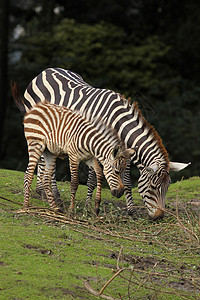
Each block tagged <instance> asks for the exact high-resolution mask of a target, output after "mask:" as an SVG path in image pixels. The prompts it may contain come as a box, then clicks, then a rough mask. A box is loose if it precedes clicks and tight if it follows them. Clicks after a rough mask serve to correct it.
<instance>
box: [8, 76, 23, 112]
mask: <svg viewBox="0 0 200 300" xmlns="http://www.w3.org/2000/svg"><path fill="white" fill-rule="evenodd" d="M10 87H11V91H12V96H13V99H14V101H15V104H16V105H17V107H18V108H19V110H20V111H21V112H23V113H25V112H26V110H25V106H24V99H23V98H22V96H21V93H20V86H19V84H17V83H16V82H13V81H11V82H10Z"/></svg>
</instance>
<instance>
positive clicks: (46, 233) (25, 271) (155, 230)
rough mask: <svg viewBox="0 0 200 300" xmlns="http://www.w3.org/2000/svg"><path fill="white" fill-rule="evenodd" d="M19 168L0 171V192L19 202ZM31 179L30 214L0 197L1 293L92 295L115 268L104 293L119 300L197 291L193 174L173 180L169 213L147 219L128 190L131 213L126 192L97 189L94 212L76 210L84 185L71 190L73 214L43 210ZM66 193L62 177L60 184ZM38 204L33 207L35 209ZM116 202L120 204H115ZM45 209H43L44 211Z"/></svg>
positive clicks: (199, 262) (199, 272) (197, 197)
mask: <svg viewBox="0 0 200 300" xmlns="http://www.w3.org/2000/svg"><path fill="white" fill-rule="evenodd" d="M23 176H24V174H23V173H21V172H14V171H8V170H0V197H5V198H7V199H10V200H13V201H16V202H18V203H23ZM35 184H36V181H35V180H34V182H33V184H32V199H31V205H33V206H34V208H33V209H31V210H30V212H29V214H22V213H21V214H20V213H16V211H17V210H18V209H19V208H20V205H19V204H14V203H12V202H9V201H7V200H4V199H2V198H0V278H1V280H0V299H95V297H94V296H93V295H91V293H89V292H88V291H87V290H86V288H85V287H84V284H83V283H84V281H85V280H88V281H89V282H90V285H91V286H92V287H93V288H94V289H95V290H98V291H99V290H100V289H101V288H102V287H103V285H104V284H105V283H106V282H107V281H108V280H109V279H110V278H111V277H112V276H113V274H115V273H116V272H117V267H118V268H120V269H122V268H124V270H123V271H121V273H120V274H119V275H118V276H116V278H115V279H113V281H112V282H111V283H110V284H109V285H108V286H107V287H106V288H105V290H104V292H103V293H104V294H107V295H110V296H112V297H115V298H119V299H120V297H121V299H147V298H149V299H156V297H158V298H159V299H188V297H189V298H190V299H198V298H200V290H199V286H200V259H199V257H200V256H199V255H200V246H199V239H200V216H199V209H200V206H196V205H193V204H190V202H191V201H192V202H197V204H198V202H199V201H200V178H198V177H196V178H191V179H189V180H185V181H181V182H177V183H176V184H172V185H171V187H170V189H169V191H168V193H167V201H166V203H167V209H168V211H169V213H166V216H165V218H164V219H163V220H161V221H159V222H151V221H150V220H149V219H148V217H147V214H146V211H145V209H144V208H143V207H142V201H141V199H140V196H139V195H138V193H137V190H136V189H135V190H134V191H133V192H134V194H133V195H134V199H135V203H136V211H137V216H136V217H135V218H130V217H128V216H127V215H126V213H125V212H126V211H125V210H124V208H125V199H124V197H122V198H121V199H120V201H119V200H116V199H114V198H113V197H112V196H111V194H110V191H109V190H104V191H103V195H102V198H103V201H102V206H101V214H100V218H99V219H95V218H93V217H84V216H83V207H84V199H85V198H86V192H87V191H86V187H85V186H80V187H79V190H78V193H77V210H76V218H75V219H74V220H70V219H69V218H67V217H65V216H62V215H58V216H55V215H54V214H52V213H50V212H49V213H48V210H47V209H45V208H46V207H48V205H47V204H46V203H44V202H42V201H41V200H40V199H39V198H38V195H37V194H36V193H35V192H34V188H35ZM59 189H60V191H61V196H62V198H63V199H68V201H67V202H66V206H68V205H69V196H70V186H69V183H59ZM35 207H39V208H37V209H36V208H35ZM121 209H122V210H121ZM47 213H48V214H47Z"/></svg>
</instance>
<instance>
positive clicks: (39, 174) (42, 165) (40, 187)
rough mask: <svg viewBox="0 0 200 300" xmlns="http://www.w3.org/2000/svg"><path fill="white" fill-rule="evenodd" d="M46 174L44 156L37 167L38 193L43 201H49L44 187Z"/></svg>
mask: <svg viewBox="0 0 200 300" xmlns="http://www.w3.org/2000/svg"><path fill="white" fill-rule="evenodd" d="M44 173H45V160H44V156H43V155H42V156H41V157H40V159H39V161H38V165H37V183H36V192H37V193H38V194H39V195H40V196H41V198H42V200H47V197H46V193H45V190H44V186H43V177H44Z"/></svg>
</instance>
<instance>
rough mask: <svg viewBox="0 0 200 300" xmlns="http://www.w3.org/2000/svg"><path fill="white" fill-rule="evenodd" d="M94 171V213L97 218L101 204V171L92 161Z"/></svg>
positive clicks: (96, 163)
mask: <svg viewBox="0 0 200 300" xmlns="http://www.w3.org/2000/svg"><path fill="white" fill-rule="evenodd" d="M94 170H95V173H96V178H97V192H96V197H95V212H96V215H97V216H98V214H99V211H100V209H99V206H100V203H101V186H102V181H103V171H102V168H101V167H100V165H99V163H98V161H97V160H96V159H95V161H94Z"/></svg>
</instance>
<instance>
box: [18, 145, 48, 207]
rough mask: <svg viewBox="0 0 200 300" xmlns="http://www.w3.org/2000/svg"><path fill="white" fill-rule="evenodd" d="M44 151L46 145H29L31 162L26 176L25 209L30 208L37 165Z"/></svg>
mask: <svg viewBox="0 0 200 300" xmlns="http://www.w3.org/2000/svg"><path fill="white" fill-rule="evenodd" d="M43 151H44V145H40V144H39V143H37V142H31V143H30V144H28V154H29V162H28V166H27V169H26V172H25V175H24V206H23V207H24V208H28V207H29V197H30V187H31V183H32V180H33V176H34V171H35V168H36V165H37V163H38V160H39V159H40V157H41V155H42V152H43Z"/></svg>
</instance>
